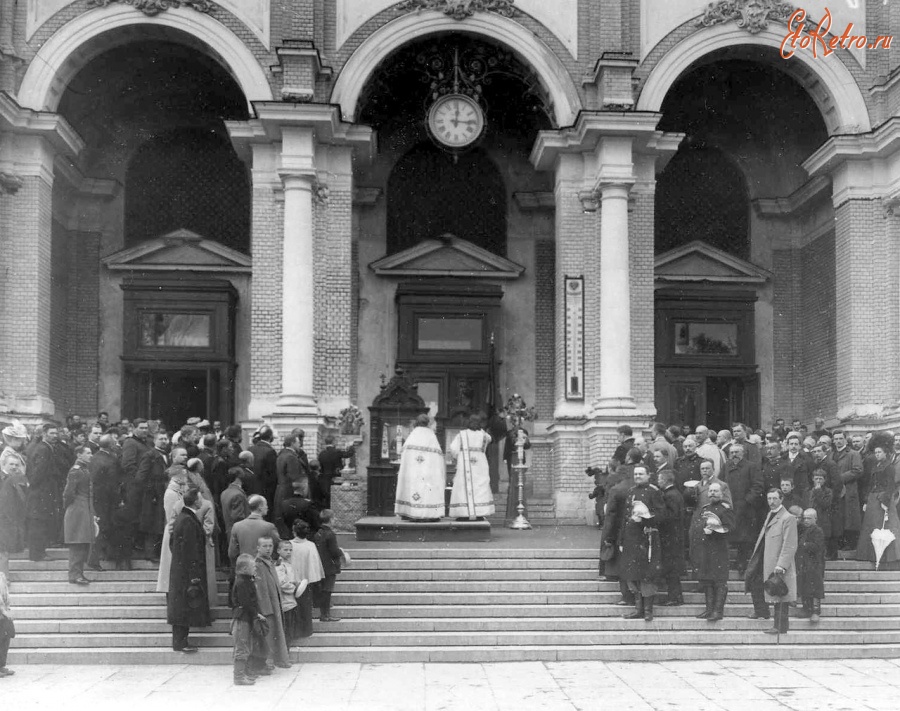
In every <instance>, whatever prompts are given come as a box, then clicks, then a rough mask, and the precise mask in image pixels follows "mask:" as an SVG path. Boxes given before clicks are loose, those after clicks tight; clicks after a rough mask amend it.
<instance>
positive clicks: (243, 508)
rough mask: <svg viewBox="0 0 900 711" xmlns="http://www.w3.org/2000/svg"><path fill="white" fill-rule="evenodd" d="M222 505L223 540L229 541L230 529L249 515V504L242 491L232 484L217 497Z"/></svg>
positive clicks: (239, 487)
mask: <svg viewBox="0 0 900 711" xmlns="http://www.w3.org/2000/svg"><path fill="white" fill-rule="evenodd" d="M219 501H220V503H221V504H222V521H223V524H224V527H225V540H226V541H231V529H232V527H234V524H236V523H237V522H238V521H243V520H244V519H245V518H247V517H248V516H249V515H250V504H249V503H248V501H247V494H246V493H244V489H243V488H242V487H241V486H240V485H238V484H235V483H234V482H232V483H231V484H229V485H228V487H227V488H226V489H225V491H223V492H222V495H221V496H220V497H219Z"/></svg>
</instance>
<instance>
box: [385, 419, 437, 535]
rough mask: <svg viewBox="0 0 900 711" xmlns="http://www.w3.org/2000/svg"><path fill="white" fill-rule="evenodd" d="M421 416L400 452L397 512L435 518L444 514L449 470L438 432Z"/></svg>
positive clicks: (396, 499) (418, 518)
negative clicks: (445, 490)
mask: <svg viewBox="0 0 900 711" xmlns="http://www.w3.org/2000/svg"><path fill="white" fill-rule="evenodd" d="M428 422H429V420H428V415H419V416H418V417H416V420H415V427H414V428H413V431H412V432H410V434H409V437H407V438H406V442H404V443H403V449H402V450H401V453H400V471H398V472H397V495H396V498H395V499H394V513H395V514H397V515H398V516H402V517H403V518H408V519H415V520H418V521H421V520H435V519H439V518H441V517H443V515H444V488H445V487H446V486H447V469H446V466H445V464H444V453H443V452H442V451H441V445H440V443H439V442H438V439H437V435H435V433H434V432H433V431H432V429H431V428H430V427H429V426H428Z"/></svg>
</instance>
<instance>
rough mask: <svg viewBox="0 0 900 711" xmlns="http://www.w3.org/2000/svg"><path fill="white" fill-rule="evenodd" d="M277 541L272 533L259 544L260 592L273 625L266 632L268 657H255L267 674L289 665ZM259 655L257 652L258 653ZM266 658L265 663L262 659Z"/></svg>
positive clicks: (262, 607) (263, 610)
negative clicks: (275, 553) (275, 549)
mask: <svg viewBox="0 0 900 711" xmlns="http://www.w3.org/2000/svg"><path fill="white" fill-rule="evenodd" d="M274 547H275V542H274V541H273V540H272V538H271V537H270V536H262V537H261V538H260V539H259V540H258V542H257V546H256V595H257V599H258V600H259V611H260V613H262V614H263V615H265V617H266V622H267V623H268V625H269V630H268V634H267V635H266V657H265V659H264V660H259V659H256V658H255V659H254V660H253V661H254V668H257V669H259V671H260V674H262V675H264V676H267V675H268V674H271V673H272V671H273V670H274V669H275V667H280V668H282V669H289V668H290V666H291V663H290V662H289V661H288V648H287V642H286V641H285V639H284V624H283V620H282V617H281V591H280V590H279V588H278V575H277V573H276V572H275V562H274V561H273V560H272V552H273V549H274ZM254 657H256V655H254ZM260 661H262V662H263V663H262V665H261V666H260V665H259V662H260Z"/></svg>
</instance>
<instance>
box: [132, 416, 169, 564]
mask: <svg viewBox="0 0 900 711" xmlns="http://www.w3.org/2000/svg"><path fill="white" fill-rule="evenodd" d="M168 450H169V435H167V434H166V433H165V432H162V431H160V432H157V433H156V435H154V437H153V449H151V450H149V451H148V452H146V453H145V454H144V456H143V457H142V458H141V461H140V464H139V465H138V471H137V476H136V477H135V484H136V486H138V487H139V488H140V491H141V508H140V518H139V519H138V530H139V531H140V532H141V533H142V534H144V553H145V554H146V556H147V558H148V559H149V560H153V561H159V553H160V551H159V547H160V545H161V544H162V536H163V529H164V528H165V526H166V512H165V509H164V507H163V497H164V496H165V494H166V487H168V485H169V475H168V474H167V473H166V470H167V469H168V468H169V460H168Z"/></svg>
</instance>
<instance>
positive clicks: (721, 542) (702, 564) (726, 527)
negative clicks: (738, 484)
mask: <svg viewBox="0 0 900 711" xmlns="http://www.w3.org/2000/svg"><path fill="white" fill-rule="evenodd" d="M706 494H707V497H708V502H707V503H706V505H704V506H703V508H702V509H701V510H700V511H698V512H697V515H696V516H695V517H694V518H693V520H692V522H691V534H690V538H691V564H692V565H693V567H694V572H695V573H696V575H697V579H698V580H699V581H700V585H701V587H703V591H704V593H705V594H706V609H705V610H704V611H703V612H701V613H700V614H699V615H697V618H698V619H701V620H709V621H710V622H717V621H718V620H721V619H722V618H723V617H724V615H725V601H726V599H727V597H728V534H729V532H730V531H731V530H732V529H733V528H734V523H735V518H734V511H732V509H731V507H730V506H728V505H727V504H726V503H725V502H724V500H723V497H722V483H721V482H719V481H718V480H715V481H713V482H712V483H711V484H710V485H709V488H708V489H707V492H706Z"/></svg>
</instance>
